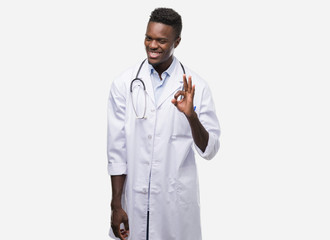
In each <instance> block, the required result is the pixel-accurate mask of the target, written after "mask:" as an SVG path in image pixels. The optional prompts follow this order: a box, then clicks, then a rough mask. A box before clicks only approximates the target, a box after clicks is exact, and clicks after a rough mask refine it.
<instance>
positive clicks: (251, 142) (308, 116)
mask: <svg viewBox="0 0 330 240" xmlns="http://www.w3.org/2000/svg"><path fill="white" fill-rule="evenodd" d="M326 3H327V1H320V0H314V1H294V0H286V1H282V0H279V1H256V0H254V1H242V0H236V1H235V0H234V1H209V0H208V1H207V0H204V1H177V0H176V1H174V0H173V1H151V0H150V1H145V0H142V1H104V0H103V1H84V0H80V1H74V0H65V1H64V0H58V1H41V0H40V1H35V0H32V1H9V0H8V1H1V3H0V80H1V81H0V111H1V118H0V122H1V124H0V160H1V161H0V186H1V188H0V189H1V198H0V201H1V204H0V221H1V231H0V238H1V239H7V240H10V239H23V238H24V239H35V240H39V239H40V240H41V239H49V240H51V239H99V240H101V239H104V240H105V239H108V237H107V231H108V227H109V215H110V213H109V201H110V193H111V191H110V183H109V177H108V175H107V172H106V103H107V97H108V92H109V88H110V84H111V81H112V80H113V79H114V78H115V77H116V76H117V75H119V74H120V73H121V72H122V71H123V70H124V69H126V68H128V67H130V66H131V65H133V64H135V63H137V62H140V61H141V60H142V59H143V58H144V57H145V52H144V46H143V39H144V34H145V28H146V24H147V20H148V17H149V14H150V12H151V11H152V10H153V9H154V8H155V7H158V6H167V7H173V8H174V9H175V10H177V11H178V12H179V13H180V14H181V15H182V18H183V24H184V27H183V32H182V41H181V44H180V46H179V47H178V48H177V50H176V56H177V57H178V58H179V59H180V61H182V62H183V63H184V64H185V65H187V66H189V67H190V68H192V69H194V70H195V71H196V72H197V73H199V74H200V75H201V76H203V77H204V78H205V79H206V80H207V81H208V82H209V85H210V86H211V87H212V90H213V95H214V99H215V102H216V107H217V113H218V116H219V120H220V123H221V128H222V136H221V142H222V145H221V150H220V152H219V154H218V155H217V156H216V157H215V159H213V160H212V161H211V162H207V161H205V160H202V159H200V158H198V159H197V160H198V165H199V175H200V188H201V210H202V227H203V236H204V239H206V240H209V239H221V240H242V239H254V240H257V239H258V240H265V239H267V240H269V239H274V240H278V239H281V240H283V239H287V240H292V239H299V240H302V239H318V240H321V239H329V238H330V232H329V231H330V230H329V225H330V207H329V202H330V194H329V183H330V175H329V170H330V167H329V160H330V154H329V146H330V139H329V136H330V127H329V122H330V116H329V102H330V97H329V90H330V89H329V80H330V76H329V75H330V74H329V66H330V59H329V56H330V48H329V42H330V36H329V22H330V17H329V10H330V9H329V6H328V5H327V4H326Z"/></svg>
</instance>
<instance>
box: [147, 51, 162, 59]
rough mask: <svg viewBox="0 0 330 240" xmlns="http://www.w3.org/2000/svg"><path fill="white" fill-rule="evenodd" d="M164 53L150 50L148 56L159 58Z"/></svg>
mask: <svg viewBox="0 0 330 240" xmlns="http://www.w3.org/2000/svg"><path fill="white" fill-rule="evenodd" d="M161 54H162V53H161V52H156V51H150V50H149V51H148V57H149V58H154V59H155V58H158V57H159V56H160V55H161Z"/></svg>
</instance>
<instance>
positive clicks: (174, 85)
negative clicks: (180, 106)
mask: <svg viewBox="0 0 330 240" xmlns="http://www.w3.org/2000/svg"><path fill="white" fill-rule="evenodd" d="M140 78H142V80H143V81H144V83H145V86H146V91H147V94H148V96H149V97H150V99H151V100H152V102H153V104H154V106H155V107H157V108H159V107H160V106H161V105H162V104H163V103H164V102H165V101H166V100H167V99H168V98H169V97H170V96H174V94H175V92H177V91H178V90H181V89H182V86H183V70H182V67H181V65H180V62H179V61H178V60H177V59H176V61H175V64H174V66H173V72H172V74H171V75H170V76H169V79H167V80H166V81H168V82H167V83H166V85H165V87H164V90H163V92H162V95H161V96H160V97H159V99H158V103H157V104H156V103H155V95H154V90H153V86H152V82H151V78H150V68H149V66H148V62H145V63H144V64H143V67H142V69H141V72H140ZM168 101H171V99H169V100H168Z"/></svg>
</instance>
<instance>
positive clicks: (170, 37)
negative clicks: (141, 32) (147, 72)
mask: <svg viewBox="0 0 330 240" xmlns="http://www.w3.org/2000/svg"><path fill="white" fill-rule="evenodd" d="M180 40H181V38H177V37H176V35H175V32H174V29H173V27H172V26H169V25H166V24H163V23H158V22H149V23H148V26H147V32H146V37H145V40H144V45H145V47H146V51H147V56H148V62H149V63H150V64H151V65H153V66H154V67H157V66H158V67H161V65H163V67H166V68H167V67H169V65H170V64H171V62H172V59H173V53H174V48H176V47H177V46H178V45H179V43H180ZM161 68H162V67H161ZM163 70H166V69H163Z"/></svg>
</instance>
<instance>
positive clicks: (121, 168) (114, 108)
mask: <svg viewBox="0 0 330 240" xmlns="http://www.w3.org/2000/svg"><path fill="white" fill-rule="evenodd" d="M125 110H126V98H125V90H124V89H121V91H120V90H119V88H118V86H117V85H116V84H115V82H113V84H112V86H111V89H110V94H109V99H108V131H107V155H108V173H109V175H122V174H127V166H126V163H127V161H126V138H125V112H126V111H125Z"/></svg>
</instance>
